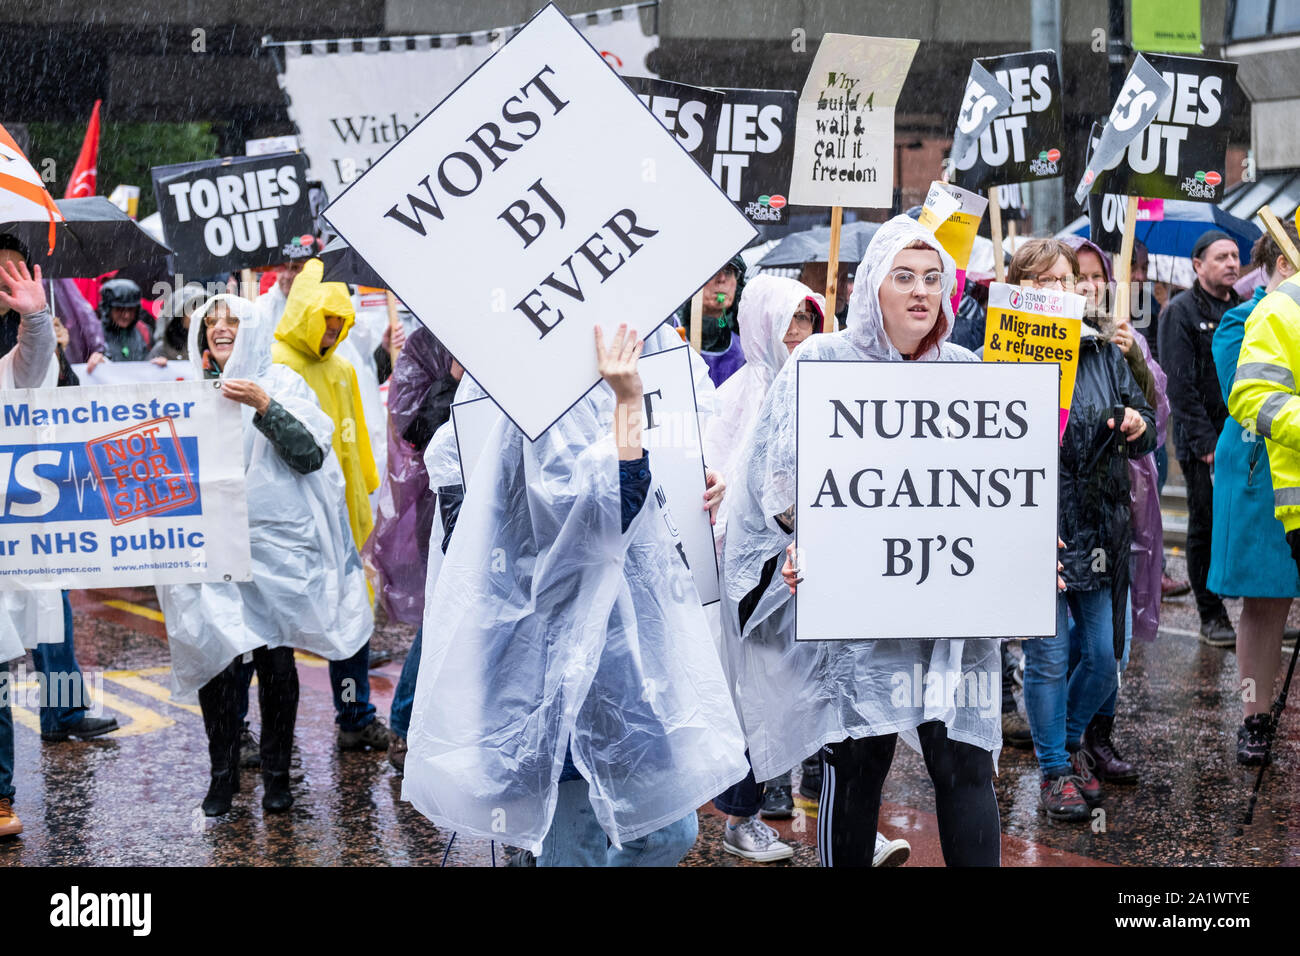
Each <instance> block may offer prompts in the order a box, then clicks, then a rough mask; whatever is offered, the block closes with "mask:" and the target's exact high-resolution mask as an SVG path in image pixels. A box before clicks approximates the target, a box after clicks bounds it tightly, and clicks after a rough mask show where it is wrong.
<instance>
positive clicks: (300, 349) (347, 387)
mask: <svg viewBox="0 0 1300 956" xmlns="http://www.w3.org/2000/svg"><path fill="white" fill-rule="evenodd" d="M323 269H324V266H323V265H322V264H321V261H320V260H319V259H312V260H310V261H308V263H307V264H306V265H305V266H303V269H302V272H300V273H299V274H298V277H297V278H296V279H294V282H293V287H292V288H291V289H290V290H289V297H288V299H287V301H286V302H285V306H284V315H283V316H281V318H280V322H279V324H278V325H277V326H276V329H275V344H274V345H273V346H272V348H271V357H272V358H273V359H274V360H275V362H277V363H278V364H280V365H287V366H288V367H289V368H291V369H293V370H294V371H295V372H297V373H298V374H299V375H300V376H302V378H303V379H304V380H305V381H306V382H307V384H308V385H309V386H311V390H312V391H313V392H315V393H316V398H317V400H318V401H319V402H320V407H321V409H322V410H323V411H324V412H325V414H326V415H328V416H329V417H330V419H331V420H332V421H333V422H334V454H335V455H336V456H337V459H338V463H339V466H340V467H341V468H342V469H343V478H344V481H345V482H346V483H347V500H348V517H349V520H350V522H351V526H352V538H353V540H354V541H355V542H356V546H357V548H358V549H360V548H361V547H363V546H364V545H365V543H366V538H368V537H369V536H370V530H371V528H372V527H373V526H374V518H373V516H372V515H371V511H370V498H369V495H370V492H372V491H374V490H375V489H376V488H378V487H379V472H378V471H377V470H376V468H375V459H374V455H373V454H372V453H371V450H370V433H369V431H368V430H367V426H366V418H365V410H364V409H365V406H364V403H363V402H362V400H361V389H360V386H359V384H358V381H357V372H356V369H354V368H353V367H352V364H351V363H350V362H348V361H347V360H346V359H343V358H342V357H340V356H339V355H337V354H336V352H337V351H338V347H339V344H340V343H341V342H343V340H344V339H346V338H347V334H348V330H349V329H351V328H352V323H353V321H354V320H355V318H356V312H355V310H354V309H353V308H352V297H351V296H350V295H349V294H348V287H347V286H346V285H344V284H343V283H342V282H322V281H321V275H322V270H323ZM327 314H329V315H338V316H341V317H342V318H343V328H342V329H341V330H340V331H339V337H338V338H337V339H336V340H335V342H334V344H333V345H331V346H330V347H329V348H328V349H327V350H326V351H325V354H324V355H322V354H321V350H320V344H321V339H322V338H323V337H324V335H325V316H326V315H327Z"/></svg>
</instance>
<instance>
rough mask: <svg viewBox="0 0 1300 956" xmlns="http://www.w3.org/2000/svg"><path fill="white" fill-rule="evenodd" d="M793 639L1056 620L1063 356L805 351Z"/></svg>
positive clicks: (999, 629) (992, 632) (1019, 630)
mask: <svg viewBox="0 0 1300 956" xmlns="http://www.w3.org/2000/svg"><path fill="white" fill-rule="evenodd" d="M797 371H798V411H797V415H798V433H797V435H798V438H797V441H798V475H797V491H796V495H797V497H796V502H797V505H796V507H797V512H796V528H797V535H798V542H797V543H798V548H799V556H800V557H799V563H800V568H801V571H802V573H803V583H801V584H800V585H799V592H798V595H797V597H796V606H795V628H796V630H795V636H796V639H798V640H848V639H856V638H908V637H911V638H939V637H947V638H960V637H1013V636H1014V637H1043V636H1047V635H1051V634H1055V633H1056V522H1057V392H1058V385H1057V380H1058V377H1059V373H1058V370H1057V368H1056V366H1054V365H1031V364H1022V365H995V364H979V363H960V364H949V363H938V362H924V363H913V362H906V363H905V362H819V361H805V362H800V363H799V365H798V370H797Z"/></svg>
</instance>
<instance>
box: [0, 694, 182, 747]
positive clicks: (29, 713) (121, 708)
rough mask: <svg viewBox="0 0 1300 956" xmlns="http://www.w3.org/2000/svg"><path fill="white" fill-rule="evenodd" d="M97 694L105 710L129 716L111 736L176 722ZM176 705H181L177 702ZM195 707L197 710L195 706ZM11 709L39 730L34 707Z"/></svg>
mask: <svg viewBox="0 0 1300 956" xmlns="http://www.w3.org/2000/svg"><path fill="white" fill-rule="evenodd" d="M34 686H35V682H34V681H25V682H24V683H22V684H15V685H14V689H15V690H25V689H27V688H29V687H34ZM146 693H147V692H146ZM98 696H99V699H100V702H101V703H102V704H103V705H104V708H105V709H106V710H111V711H114V712H115V713H119V714H121V715H122V716H124V717H128V718H130V723H128V724H127V725H126V726H125V727H122V728H121V729H119V730H115V731H113V732H112V734H111V736H113V737H134V736H136V735H138V734H148V733H152V732H153V731H155V730H163V729H165V728H167V727H171V726H173V725H174V724H175V723H176V721H174V720H172V719H171V718H170V717H165V716H163V715H162V714H159V713H156V712H155V711H152V710H150V709H149V708H148V707H142V706H141V705H139V704H135V703H132V702H131V701H129V700H127V699H126V698H124V697H119V696H117V695H116V694H111V693H109V692H108V691H106V690H103V689H101V690H100V691H99V695H98ZM177 706H183V705H179V704H178V705H177ZM195 709H196V710H197V708H195ZM12 711H13V715H14V720H16V721H18V723H20V724H22V725H23V726H24V727H26V728H28V729H29V730H34V731H36V732H37V733H40V732H41V722H40V718H39V717H38V716H37V714H36V711H35V709H32V710H28V709H26V708H24V707H14V708H12Z"/></svg>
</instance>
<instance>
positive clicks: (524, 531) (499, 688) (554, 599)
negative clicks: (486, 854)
mask: <svg viewBox="0 0 1300 956" xmlns="http://www.w3.org/2000/svg"><path fill="white" fill-rule="evenodd" d="M673 338H674V337H673V336H672V333H671V331H658V332H656V333H652V335H651V336H650V337H648V341H647V349H646V351H652V350H653V349H655V348H664V347H667V346H668V345H671V344H673ZM699 364H700V365H703V363H699ZM703 374H705V375H706V376H707V368H705V369H704V371H703ZM697 377H698V376H697ZM478 393H479V390H478V389H477V387H476V385H475V384H474V383H473V382H472V380H471V379H470V378H469V376H468V375H467V376H465V379H464V381H462V383H461V388H460V389H459V390H458V393H457V400H458V401H460V400H466V399H468V398H469V397H472V396H473V395H475V394H478ZM703 399H704V402H705V403H706V407H709V408H711V405H712V396H711V394H710V393H706V394H705V395H704V396H703ZM613 414H614V397H613V393H612V392H611V391H610V389H609V388H608V387H607V386H606V385H605V384H604V383H601V384H599V385H597V386H596V387H595V388H594V389H592V391H590V392H589V393H588V394H587V395H586V396H585V397H584V398H583V399H581V400H580V401H579V402H578V403H577V404H576V405H575V406H574V407H573V408H572V409H570V410H569V411H568V412H567V413H566V414H565V415H564V417H562V418H561V419H560V420H559V421H558V422H556V423H555V424H554V425H552V426H551V428H550V429H548V430H547V431H546V432H545V434H543V435H542V436H541V437H540V438H539V439H538V440H537V441H536V442H532V443H530V442H529V441H528V440H527V438H525V437H524V435H523V433H522V432H520V431H519V430H518V429H517V428H515V427H514V425H513V424H512V423H511V422H510V421H508V420H507V419H505V418H504V416H503V418H502V420H501V421H499V422H498V423H497V425H496V427H495V428H494V429H493V432H492V435H491V437H490V438H489V440H488V442H487V445H486V447H485V449H484V451H483V454H482V457H481V458H480V460H479V462H478V464H477V469H476V471H475V473H474V479H473V483H472V485H471V487H470V488H469V489H468V490H467V493H466V496H465V500H464V502H463V504H462V506H461V510H460V515H459V518H458V520H457V524H456V531H455V533H454V534H453V535H452V538H451V543H450V546H449V548H448V551H447V554H446V555H445V557H443V559H442V561H441V568H440V569H439V568H438V567H437V566H436V562H435V560H434V559H433V556H434V554H435V553H436V551H437V549H438V544H437V541H436V540H435V541H433V542H431V544H430V558H431V560H430V580H431V582H433V583H432V584H431V591H430V594H429V597H428V600H427V601H426V609H425V619H424V646H423V655H422V657H421V660H420V676H419V681H418V683H417V686H416V693H415V705H414V710H413V713H412V719H411V727H410V733H409V736H408V738H407V741H408V745H409V747H410V750H409V751H408V753H407V757H406V770H405V775H404V778H403V785H402V798H403V799H405V800H409V801H411V803H413V804H414V805H415V807H416V808H417V809H418V810H419V811H420V812H421V813H423V814H424V815H425V816H426V817H428V818H429V819H431V820H432V821H433V822H434V823H436V824H437V825H439V826H446V827H449V828H451V829H453V830H456V831H458V832H462V833H468V834H474V835H477V836H481V837H484V838H487V839H495V840H501V841H504V842H505V843H508V844H513V845H516V846H521V847H529V848H532V850H533V851H534V852H538V851H540V849H541V843H542V839H543V837H544V836H545V835H546V832H547V830H548V829H549V828H550V824H551V818H552V816H553V814H554V812H555V804H556V799H557V793H558V784H559V778H560V772H561V769H562V766H563V763H564V755H565V751H566V748H571V750H572V755H573V761H574V764H575V765H576V766H577V767H578V769H579V771H580V772H581V773H582V775H583V776H584V777H585V778H586V779H587V781H588V782H589V784H590V791H589V794H590V800H591V804H592V806H593V808H594V809H595V812H596V817H597V819H598V820H599V822H600V824H601V826H602V827H603V828H604V830H605V832H606V834H608V836H609V838H610V839H611V840H612V841H613V842H614V843H615V844H616V845H621V844H622V843H624V842H626V841H628V840H632V839H636V838H637V837H640V836H644V835H645V834H647V833H651V832H653V831H654V830H657V829H659V828H661V827H663V826H666V825H667V824H669V823H672V822H675V821H677V820H679V819H681V818H682V817H684V816H686V815H687V814H688V813H691V812H693V811H694V810H695V809H696V808H697V807H699V806H700V805H701V804H703V803H705V802H706V801H708V800H710V799H712V798H713V797H714V796H716V795H717V794H718V793H721V792H722V791H723V790H725V789H726V788H727V787H728V786H730V785H731V784H733V783H735V782H736V781H738V780H740V779H741V778H742V777H744V776H745V773H746V771H747V769H748V767H747V765H746V763H745V757H744V742H743V740H742V738H741V734H740V728H739V725H738V724H737V721H736V715H735V711H734V709H733V707H732V702H731V697H730V694H729V693H728V690H727V683H726V680H725V679H724V677H723V673H722V667H721V664H720V662H719V660H718V656H717V653H716V651H715V649H714V646H713V641H712V640H711V638H710V636H709V631H708V626H707V624H706V622H705V618H704V612H703V609H702V608H701V607H700V599H699V595H698V594H697V592H696V590H695V585H694V582H693V581H692V579H691V575H690V572H689V571H688V570H687V569H686V567H685V566H684V565H683V564H682V563H681V561H680V560H679V559H678V557H677V555H676V554H675V552H674V551H673V549H672V546H671V544H670V543H669V538H668V532H667V529H666V528H665V526H664V523H663V522H662V521H661V520H658V518H657V516H656V515H654V514H653V512H654V511H655V509H656V507H657V506H656V503H655V499H654V495H653V491H652V492H651V494H649V495H648V496H647V497H646V501H645V504H644V505H643V507H642V508H641V510H640V512H639V513H638V514H637V516H636V518H635V519H634V520H633V522H632V524H631V525H630V526H629V528H628V530H627V532H626V533H624V532H623V531H622V508H621V499H620V491H619V470H618V452H617V449H616V447H615V445H614V440H613V437H612V435H611V425H612V421H613ZM449 433H450V423H448V425H447V426H444V427H443V428H442V429H440V430H439V432H438V433H437V434H436V435H435V436H434V438H433V440H432V441H431V442H430V446H429V449H428V451H427V453H426V455H425V464H426V466H427V468H428V470H429V475H430V481H431V482H432V483H433V484H434V485H435V487H436V486H437V485H438V483H439V482H444V483H445V482H447V479H448V478H452V477H453V476H454V483H459V467H458V459H457V458H456V456H455V442H454V435H451V436H449ZM453 467H454V468H455V470H454V471H453ZM650 467H651V471H652V473H653V470H654V457H653V454H652V455H651V459H650ZM652 481H653V479H652ZM437 525H438V522H435V532H434V534H435V536H437V535H440V531H439V530H438V529H437ZM435 575H436V580H435V578H434V576H435Z"/></svg>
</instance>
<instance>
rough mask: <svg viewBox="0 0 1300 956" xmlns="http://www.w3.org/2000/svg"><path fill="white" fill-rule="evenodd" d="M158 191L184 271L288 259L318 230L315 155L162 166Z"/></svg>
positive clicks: (214, 271) (167, 234)
mask: <svg viewBox="0 0 1300 956" xmlns="http://www.w3.org/2000/svg"><path fill="white" fill-rule="evenodd" d="M151 172H152V175H153V188H154V196H155V197H156V198H157V200H158V212H159V215H160V216H161V217H162V226H163V236H164V238H165V239H166V241H167V244H168V245H169V246H171V248H172V251H173V252H174V253H175V256H176V270H177V271H178V272H182V273H184V274H185V275H198V276H210V275H220V274H222V273H226V272H237V271H238V270H240V269H255V268H259V267H261V266H271V265H276V264H277V263H280V262H284V261H285V260H286V259H287V258H288V257H289V256H288V253H287V251H286V248H285V247H286V246H289V245H291V244H292V243H293V240H294V239H296V238H299V237H301V236H303V235H309V234H311V232H312V212H311V203H310V202H309V200H308V197H307V157H306V156H304V155H303V154H301V153H279V154H275V155H271V156H250V157H243V156H239V157H233V158H230V159H214V160H211V161H208V162H202V163H181V164H179V165H175V166H155V167H154V168H153V170H151Z"/></svg>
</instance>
